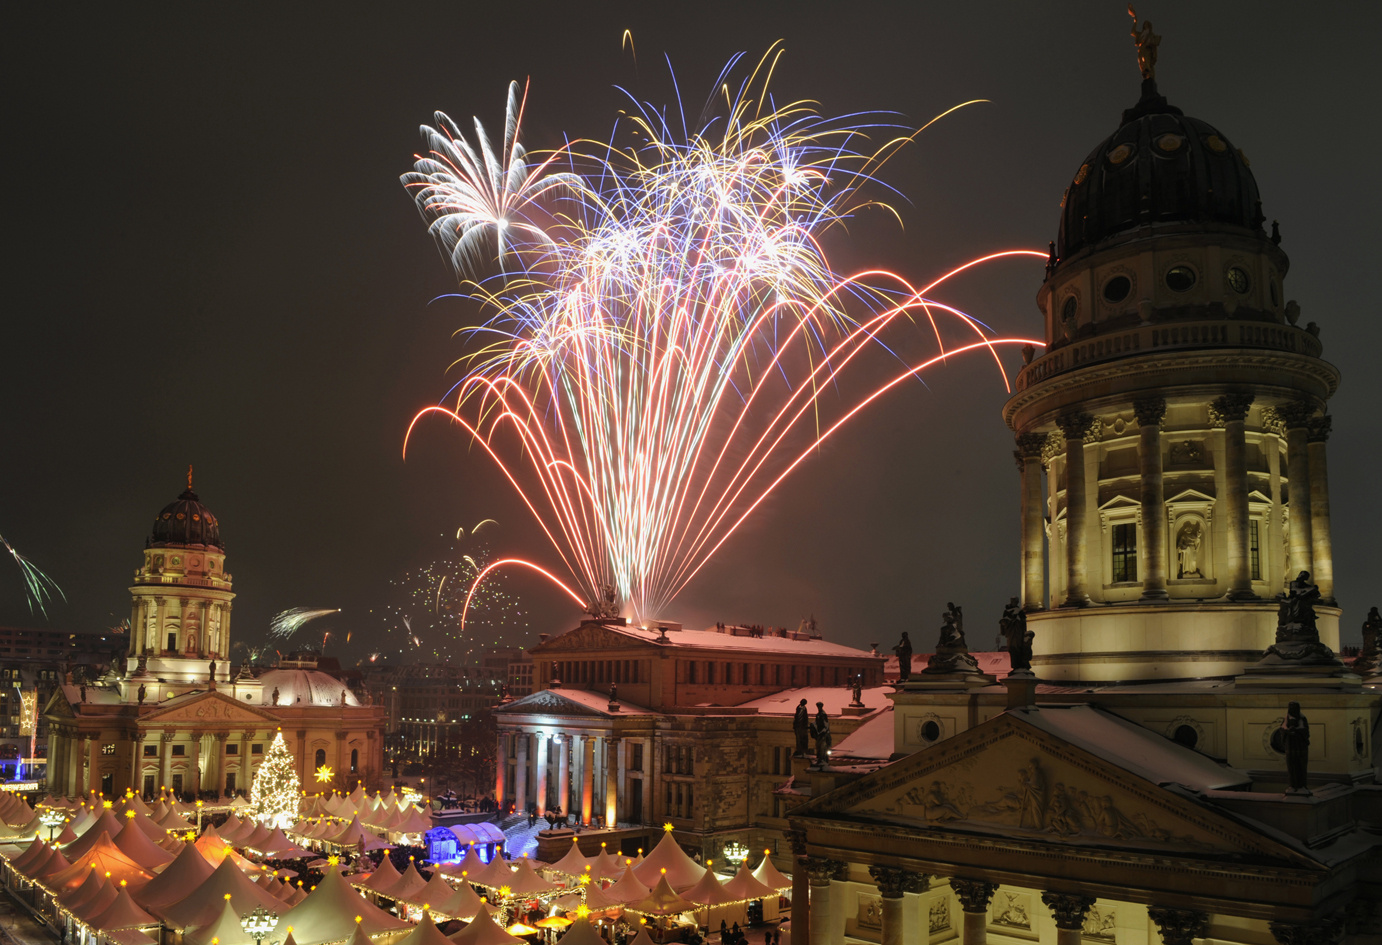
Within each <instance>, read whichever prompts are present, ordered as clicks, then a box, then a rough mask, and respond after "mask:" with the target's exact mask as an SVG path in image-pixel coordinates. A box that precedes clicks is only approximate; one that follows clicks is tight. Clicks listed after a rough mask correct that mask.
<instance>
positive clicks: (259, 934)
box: [240, 906, 278, 945]
mask: <svg viewBox="0 0 1382 945" xmlns="http://www.w3.org/2000/svg"><path fill="white" fill-rule="evenodd" d="M277 926H278V913H277V912H270V911H269V910H268V909H265V908H264V907H263V906H259V907H257V908H255V909H252V910H250V911H249V912H246V913H245V914H244V916H242V917H241V919H240V928H242V929H244V930H245V934H246V935H248V936H250V937H251V938H253V939H254V945H261V943H262V942H263V941H264V939H266V938H268V937H269V936H270V935H272V934H273V930H274V929H275V928H276V927H277ZM275 945H276V943H275Z"/></svg>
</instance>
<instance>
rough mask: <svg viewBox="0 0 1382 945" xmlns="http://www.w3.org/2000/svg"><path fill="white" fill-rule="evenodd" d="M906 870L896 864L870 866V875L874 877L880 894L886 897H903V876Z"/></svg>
mask: <svg viewBox="0 0 1382 945" xmlns="http://www.w3.org/2000/svg"><path fill="white" fill-rule="evenodd" d="M904 872H905V871H904V870H902V869H899V868H898V867H896V866H870V867H869V875H870V876H872V877H873V882H874V885H875V886H877V887H878V894H879V895H880V896H882V897H883V898H884V899H901V898H902V876H903V873H904Z"/></svg>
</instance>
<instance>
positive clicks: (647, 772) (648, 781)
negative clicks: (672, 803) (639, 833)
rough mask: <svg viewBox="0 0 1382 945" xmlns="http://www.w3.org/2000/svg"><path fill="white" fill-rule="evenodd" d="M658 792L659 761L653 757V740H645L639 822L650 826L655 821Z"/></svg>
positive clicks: (649, 738)
mask: <svg viewBox="0 0 1382 945" xmlns="http://www.w3.org/2000/svg"><path fill="white" fill-rule="evenodd" d="M656 790H657V759H656V758H654V757H653V740H652V738H651V736H650V737H648V738H645V739H643V809H642V810H641V811H639V812H638V818H639V819H638V822H639V823H640V824H649V823H652V821H653V799H654V798H653V794H654V792H655V791H656Z"/></svg>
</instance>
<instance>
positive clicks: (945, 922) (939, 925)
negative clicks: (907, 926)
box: [929, 896, 950, 935]
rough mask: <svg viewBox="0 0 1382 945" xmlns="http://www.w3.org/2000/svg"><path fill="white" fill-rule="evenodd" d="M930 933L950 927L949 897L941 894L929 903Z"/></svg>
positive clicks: (933, 933)
mask: <svg viewBox="0 0 1382 945" xmlns="http://www.w3.org/2000/svg"><path fill="white" fill-rule="evenodd" d="M929 925H930V928H931V934H932V935H935V934H936V933H937V932H944V931H946V930H947V929H949V928H950V899H949V897H947V896H941V897H939V898H938V899H936V900H935V901H934V902H932V903H931V911H930V922H929Z"/></svg>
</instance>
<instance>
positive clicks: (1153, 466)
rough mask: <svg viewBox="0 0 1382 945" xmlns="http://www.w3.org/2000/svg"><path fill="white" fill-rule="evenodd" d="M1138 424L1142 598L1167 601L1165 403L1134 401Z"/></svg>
mask: <svg viewBox="0 0 1382 945" xmlns="http://www.w3.org/2000/svg"><path fill="white" fill-rule="evenodd" d="M1132 407H1133V412H1134V413H1135V414H1136V415H1137V423H1138V448H1137V452H1138V459H1139V465H1140V467H1141V480H1142V481H1141V485H1142V494H1141V500H1142V551H1141V554H1140V557H1141V559H1142V561H1141V564H1142V599H1143V600H1166V598H1167V594H1166V487H1165V484H1164V482H1163V479H1162V471H1161V421H1162V420H1163V419H1164V418H1165V416H1166V401H1165V399H1164V398H1161V397H1145V398H1143V399H1141V400H1136V401H1134V402H1133V405H1132Z"/></svg>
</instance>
